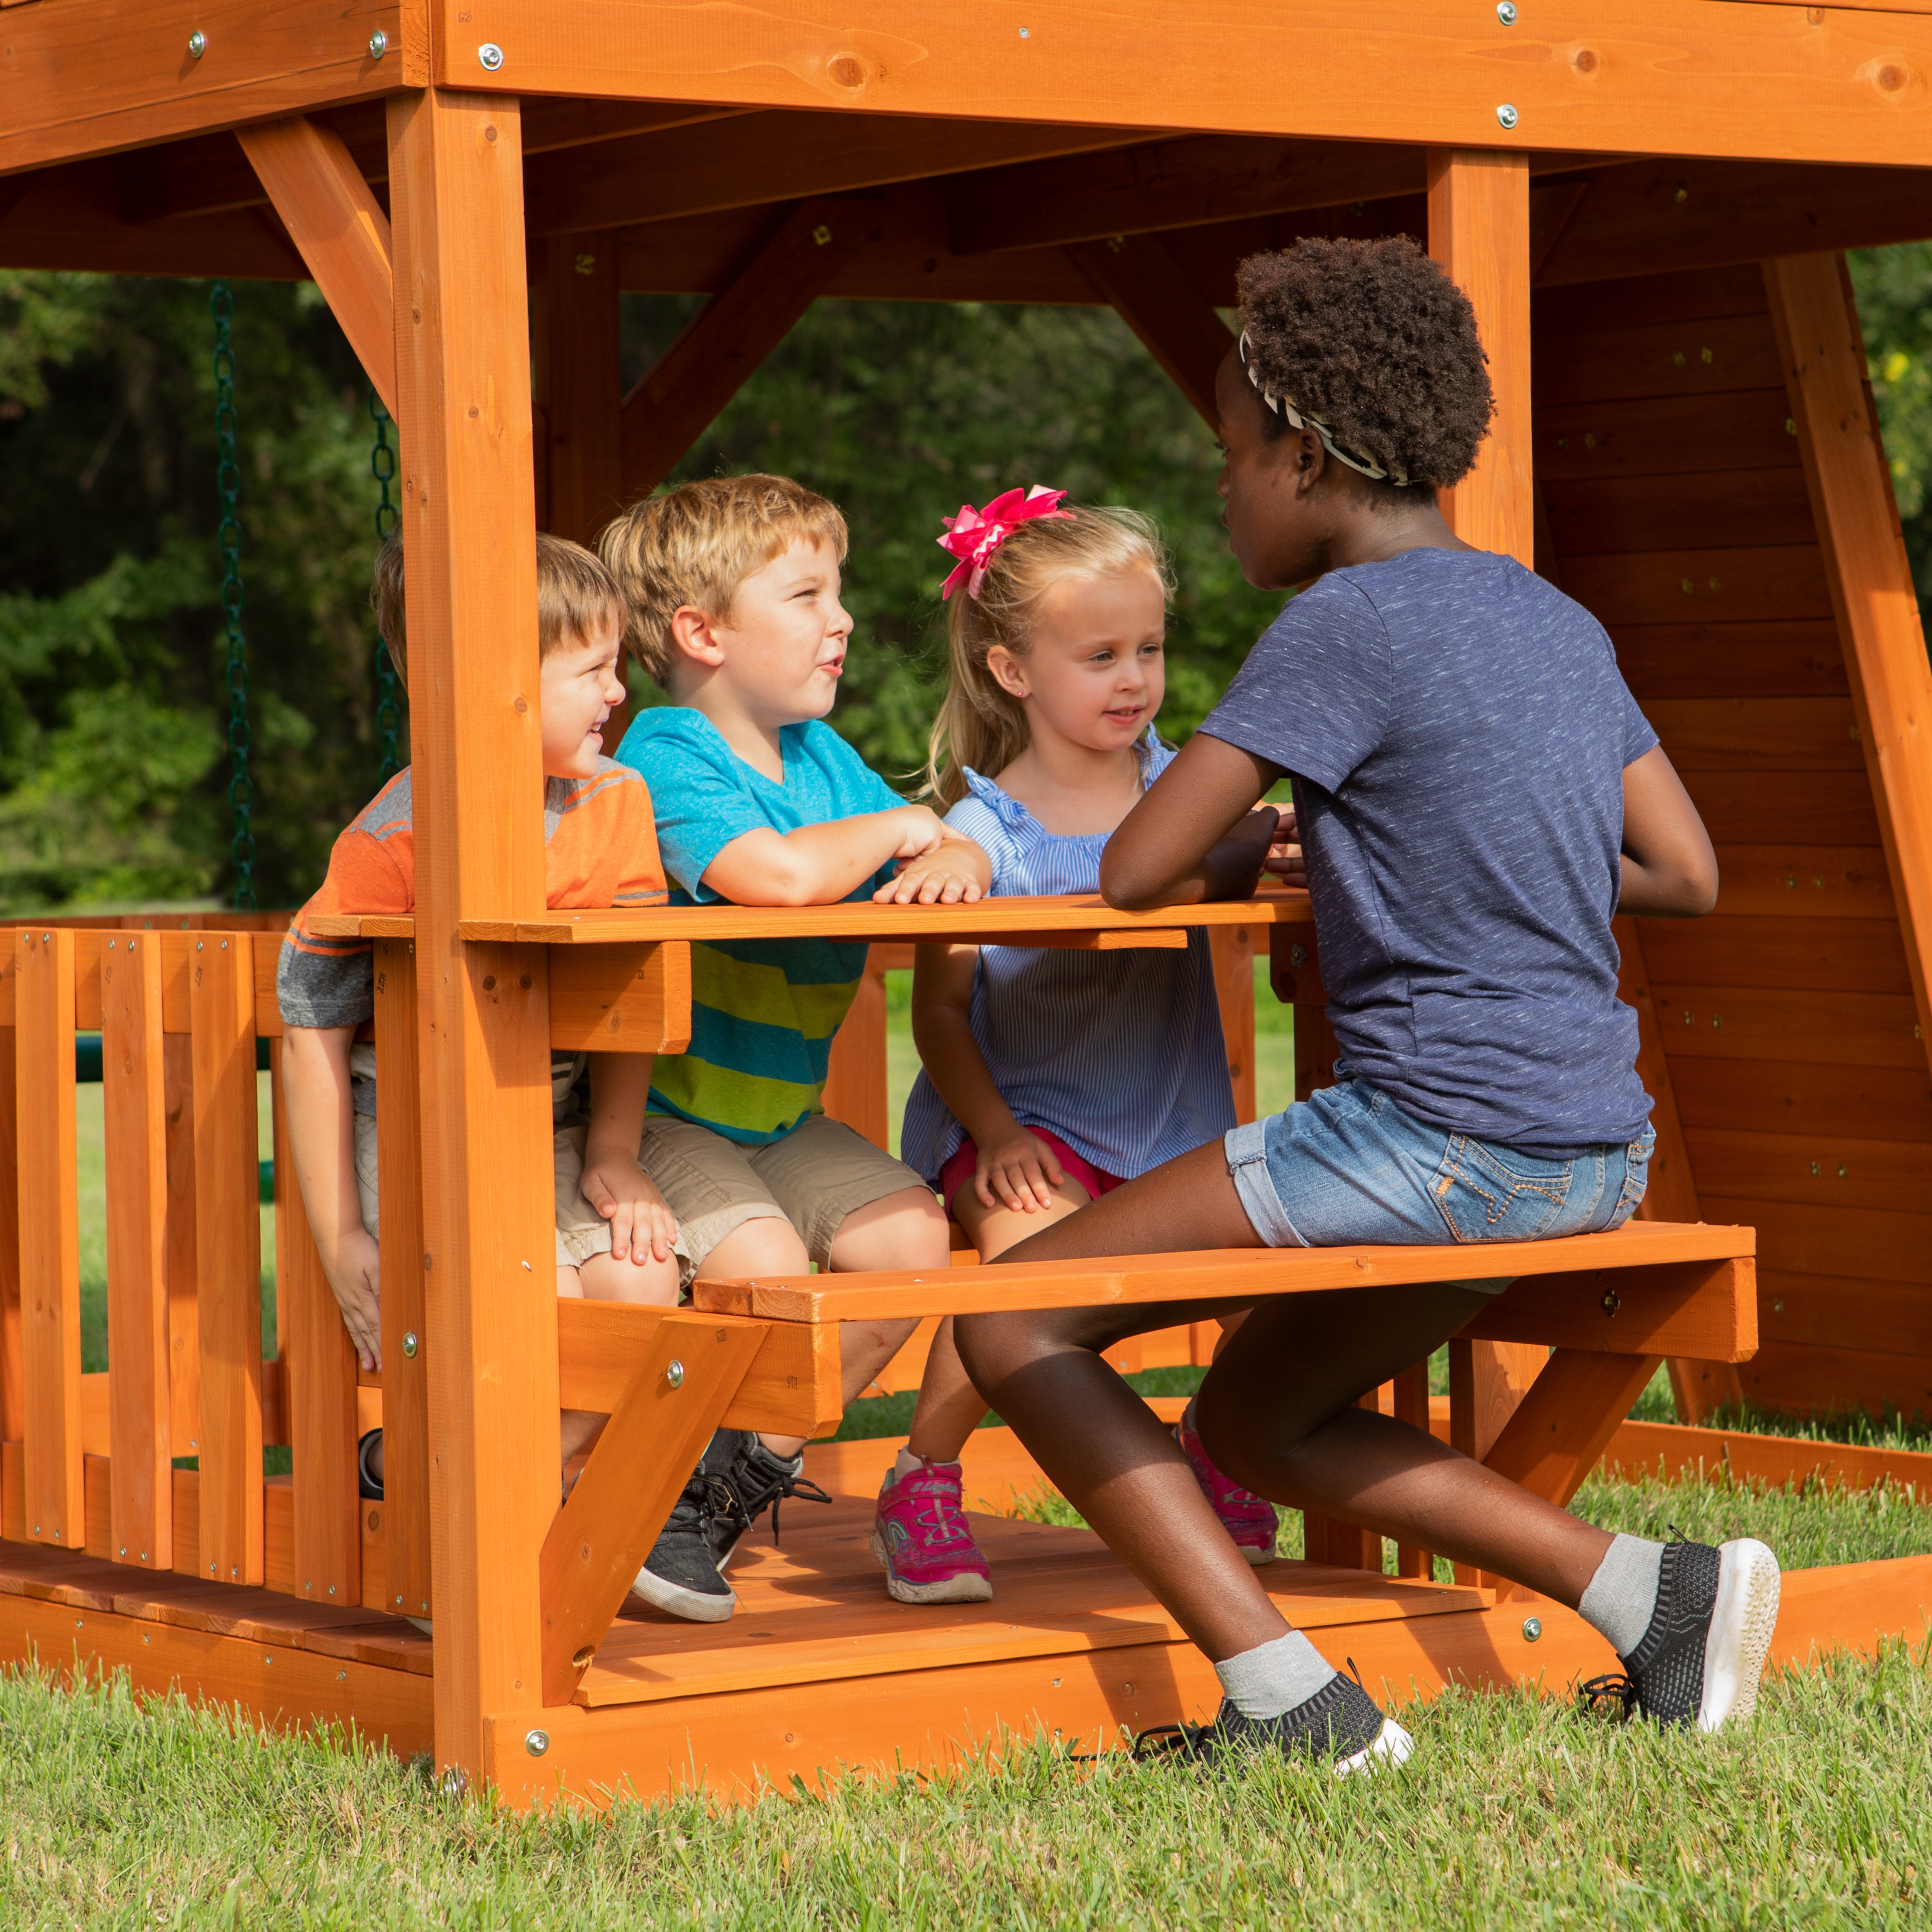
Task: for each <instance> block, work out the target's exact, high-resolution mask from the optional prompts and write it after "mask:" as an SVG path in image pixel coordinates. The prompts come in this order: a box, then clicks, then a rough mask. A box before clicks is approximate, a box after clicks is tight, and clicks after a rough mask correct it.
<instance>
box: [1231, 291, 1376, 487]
mask: <svg viewBox="0 0 1932 1932" xmlns="http://www.w3.org/2000/svg"><path fill="white" fill-rule="evenodd" d="M1241 368H1242V371H1243V372H1244V374H1246V376H1247V379H1248V380H1249V381H1250V383H1253V386H1254V391H1255V394H1256V395H1258V396H1259V397H1260V398H1261V399H1262V401H1263V402H1265V404H1267V405H1268V407H1269V408H1270V409H1271V410H1274V412H1275V413H1276V414H1277V416H1283V417H1285V418H1286V419H1287V422H1288V425H1289V428H1291V429H1312V430H1313V431H1314V432H1315V434H1316V435H1317V436H1319V437H1320V438H1321V439H1322V448H1323V449H1325V450H1326V451H1328V454H1329V455H1331V456H1332V457H1333V458H1334V459H1335V460H1336V461H1337V463H1346V464H1347V465H1348V466H1349V468H1350V469H1353V470H1355V471H1358V472H1359V473H1360V474H1361V475H1364V476H1367V477H1370V478H1373V480H1374V481H1376V482H1378V483H1381V482H1389V483H1393V484H1394V485H1395V486H1396V487H1397V489H1398V490H1406V489H1407V488H1408V487H1409V478H1407V477H1406V476H1405V475H1403V473H1402V472H1401V471H1400V470H1399V469H1384V468H1383V467H1382V465H1381V464H1380V463H1378V462H1377V461H1376V460H1375V458H1373V457H1372V456H1367V455H1363V454H1362V453H1361V452H1359V451H1357V452H1349V451H1348V450H1346V449H1343V447H1342V446H1341V445H1340V443H1337V441H1336V440H1335V439H1334V437H1332V436H1331V435H1330V434H1329V433H1328V425H1327V424H1326V423H1325V422H1323V421H1322V419H1321V418H1320V417H1319V416H1310V415H1309V414H1308V413H1307V411H1306V410H1298V409H1297V408H1296V407H1295V405H1294V404H1292V403H1291V402H1290V401H1289V400H1288V398H1286V396H1277V395H1276V394H1275V393H1274V391H1273V390H1271V389H1268V388H1266V387H1265V386H1263V384H1262V379H1261V378H1260V377H1259V376H1257V375H1256V374H1255V365H1254V364H1253V362H1250V360H1249V359H1248V332H1247V330H1246V329H1243V330H1242V331H1241Z"/></svg>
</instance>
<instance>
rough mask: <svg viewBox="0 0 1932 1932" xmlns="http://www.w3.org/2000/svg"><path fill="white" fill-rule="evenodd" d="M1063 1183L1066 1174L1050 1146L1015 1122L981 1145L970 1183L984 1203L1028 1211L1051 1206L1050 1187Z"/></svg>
mask: <svg viewBox="0 0 1932 1932" xmlns="http://www.w3.org/2000/svg"><path fill="white" fill-rule="evenodd" d="M1066 1184H1067V1176H1066V1174H1065V1173H1064V1171H1063V1170H1062V1169H1061V1165H1060V1163H1059V1161H1058V1160H1057V1159H1056V1158H1055V1154H1054V1151H1053V1150H1052V1148H1050V1147H1049V1146H1048V1145H1047V1144H1046V1142H1044V1141H1043V1140H1042V1139H1040V1137H1039V1136H1038V1135H1037V1134H1031V1133H1028V1131H1027V1130H1026V1129H1025V1127H1021V1126H1019V1125H1018V1124H1015V1126H1014V1127H1013V1131H1012V1132H1011V1133H1007V1134H1002V1135H1001V1136H999V1137H998V1139H995V1141H994V1142H992V1144H991V1145H989V1146H986V1147H983V1148H980V1162H979V1166H977V1168H976V1169H974V1175H973V1185H974V1187H975V1188H976V1189H977V1190H978V1193H979V1196H980V1202H981V1203H982V1204H983V1205H985V1206H986V1207H988V1208H992V1207H994V1206H996V1205H997V1206H998V1207H1001V1208H1015V1209H1017V1210H1018V1211H1020V1212H1022V1213H1023V1214H1032V1213H1033V1212H1034V1211H1035V1210H1036V1209H1037V1208H1051V1207H1052V1205H1053V1190H1055V1188H1056V1187H1065V1186H1066Z"/></svg>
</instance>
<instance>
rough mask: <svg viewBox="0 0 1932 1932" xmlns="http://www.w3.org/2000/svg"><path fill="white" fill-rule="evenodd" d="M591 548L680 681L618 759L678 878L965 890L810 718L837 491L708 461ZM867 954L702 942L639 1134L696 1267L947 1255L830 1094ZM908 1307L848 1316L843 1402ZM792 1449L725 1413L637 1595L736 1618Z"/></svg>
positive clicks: (937, 822)
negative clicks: (754, 1549) (753, 1535)
mask: <svg viewBox="0 0 1932 1932" xmlns="http://www.w3.org/2000/svg"><path fill="white" fill-rule="evenodd" d="M600 547H601V550H602V553H603V556H604V562H605V563H606V564H607V565H608V566H609V567H610V570H611V571H612V572H613V574H614V575H615V576H616V578H617V580H618V582H619V584H620V585H621V586H622V588H623V589H624V591H625V595H626V596H627V598H628V599H629V600H630V605H631V630H630V631H629V633H628V639H629V643H630V646H631V650H632V652H633V653H634V655H636V657H637V659H638V661H639V662H640V664H642V665H643V667H644V669H645V670H647V671H648V672H649V673H650V675H651V676H652V678H653V679H655V681H656V682H658V684H659V685H662V686H663V687H664V689H665V690H666V691H668V692H669V693H670V697H671V700H672V701H671V703H670V704H668V705H665V706H659V707H657V708H655V709H651V710H648V711H646V712H643V713H641V714H640V716H639V717H638V718H637V721H636V722H635V723H634V724H632V725H631V728H630V730H629V731H628V733H626V734H625V739H624V742H623V743H622V745H621V746H620V747H619V749H618V752H617V757H618V758H619V760H620V761H621V762H622V763H625V764H628V765H630V766H634V768H635V769H637V770H638V771H639V772H642V773H643V776H644V778H645V781H646V784H648V786H649V790H650V793H651V798H652V803H653V805H654V806H655V810H656V814H657V830H658V844H659V847H660V849H661V852H662V853H663V857H664V871H665V874H666V877H667V879H668V880H669V881H670V884H671V886H672V888H673V901H674V902H676V903H681V904H706V905H708V904H715V903H716V902H718V901H721V900H723V901H731V902H733V903H735V904H739V905H767V906H781V905H789V906H804V905H829V904H836V903H837V902H838V901H841V900H844V899H856V898H876V899H879V900H882V901H896V902H898V903H899V904H910V903H912V902H913V901H923V902H926V903H932V902H935V901H943V902H945V903H949V904H950V903H953V902H956V901H962V900H972V899H977V898H979V897H980V894H981V893H982V892H983V891H984V890H985V889H986V886H987V885H988V884H989V882H990V880H991V878H992V865H991V864H990V862H989V860H988V859H987V857H986V853H984V852H983V851H982V850H980V847H978V846H977V844H974V842H973V841H971V839H968V838H960V837H959V836H958V835H956V833H953V832H951V831H950V830H949V829H947V826H946V825H945V824H944V822H943V821H942V820H941V819H940V818H939V817H938V816H937V815H936V814H935V813H933V812H932V811H929V810H928V809H927V808H926V807H925V806H924V805H907V803H905V802H904V800H902V799H900V798H899V797H898V795H897V794H896V793H895V792H893V791H892V789H891V788H890V787H889V786H888V785H887V784H886V783H885V781H884V780H883V779H882V778H880V777H879V776H878V775H877V773H876V772H873V771H872V770H871V769H869V768H868V766H866V765H865V763H864V761H863V760H862V759H861V758H860V757H859V755H858V754H857V753H856V752H855V751H853V749H852V748H851V747H850V745H847V743H846V742H844V739H841V737H840V736H838V733H836V732H835V731H834V730H832V727H830V726H829V724H826V723H825V722H824V721H823V720H824V718H825V715H826V712H829V710H830V709H832V703H833V701H834V700H835V697H836V695H837V693H838V679H839V676H840V675H841V673H842V671H843V670H844V664H845V654H846V649H847V643H848V641H849V640H850V636H851V631H852V620H851V619H850V617H849V616H847V614H846V613H845V611H844V609H843V608H842V607H841V605H840V603H839V601H838V577H839V565H840V564H841V562H842V561H843V560H844V555H845V547H846V531H845V522H844V518H843V517H841V516H840V514H838V511H837V510H836V509H835V508H834V507H833V506H832V505H831V504H830V503H829V502H826V500H825V499H824V498H823V497H822V496H817V495H814V493H812V492H811V491H810V490H806V489H804V488H803V487H801V486H800V485H799V484H796V483H794V482H792V481H790V480H789V479H787V478H783V477H777V476H736V477H720V478H712V479H708V480H706V481H702V482H697V483H688V484H683V485H682V486H681V487H679V488H678V489H676V490H671V491H670V492H669V493H667V494H666V495H664V496H659V497H656V498H653V499H650V500H649V501H646V502H642V503H639V504H637V505H634V506H633V507H632V508H631V509H630V510H628V511H626V512H625V514H623V515H622V517H619V518H618V519H617V520H616V522H615V523H613V524H612V525H611V526H610V528H609V529H607V530H606V531H605V532H604V538H603V541H602V544H601V546H600ZM864 970H865V947H863V946H862V945H853V944H838V943H836V942H835V941H829V940H821V939H772V940H744V941H731V942H718V943H712V944H697V945H694V946H693V947H692V948H691V1048H690V1051H689V1052H688V1053H685V1055H682V1056H680V1057H679V1058H676V1059H666V1058H660V1059H659V1060H658V1063H657V1067H656V1070H655V1073H654V1075H653V1077H652V1085H651V1094H650V1109H649V1118H648V1120H647V1121H646V1124H645V1129H644V1137H643V1147H642V1148H641V1149H640V1152H639V1157H638V1159H639V1164H640V1166H642V1167H643V1169H645V1171H646V1172H647V1173H649V1175H650V1176H651V1178H652V1181H654V1182H655V1184H657V1186H658V1188H659V1189H660V1190H661V1191H662V1193H663V1194H664V1198H665V1199H666V1201H667V1202H668V1203H669V1204H670V1208H671V1210H672V1212H673V1214H676V1217H677V1219H678V1223H679V1229H680V1230H681V1232H682V1235H683V1238H684V1242H685V1247H686V1248H687V1249H688V1251H689V1256H690V1260H689V1263H688V1268H689V1271H690V1272H691V1274H697V1275H703V1276H706V1277H714V1278H720V1279H724V1280H743V1279H745V1278H746V1277H751V1276H756V1275H772V1274H803V1273H804V1272H805V1270H806V1268H807V1265H808V1263H811V1262H816V1263H817V1265H818V1266H819V1267H820V1268H836V1269H840V1270H848V1269H868V1268H944V1266H945V1265H947V1250H948V1246H949V1244H948V1240H947V1227H946V1217H945V1214H944V1211H943V1210H942V1209H941V1207H940V1205H939V1204H938V1202H937V1201H936V1200H935V1198H934V1196H933V1193H932V1190H931V1189H930V1188H929V1187H927V1186H926V1184H925V1183H924V1182H923V1181H921V1180H920V1178H919V1176H918V1175H916V1174H915V1173H913V1171H912V1169H910V1168H909V1167H907V1166H904V1165H903V1164H902V1163H900V1162H898V1161H896V1160H893V1159H892V1157H890V1156H889V1154H885V1153H883V1152H882V1151H880V1149H878V1148H875V1147H874V1146H873V1145H871V1142H869V1141H867V1140H865V1139H862V1138H861V1137H860V1136H859V1135H857V1134H856V1133H853V1131H852V1130H850V1128H849V1127H844V1126H843V1125H841V1124H840V1123H838V1121H832V1120H829V1119H828V1118H826V1115H824V1114H823V1112H822V1111H820V1104H819V1103H820V1094H821V1093H822V1091H823V1088H824V1085H825V1076H826V1064H827V1061H828V1058H829V1055H830V1052H831V1049H832V1037H833V1035H834V1034H836V1033H837V1031H838V1026H839V1023H840V1022H841V1021H842V1020H843V1019H844V1017H845V1014H846V1012H847V1009H848V1008H849V1007H850V1005H851V1004H852V1000H853V995H854V994H855V993H856V991H857V989H858V983H859V976H860V974H862V972H863V971H864ZM913 1326H914V1325H913V1323H912V1322H909V1321H901V1322H849V1323H847V1324H846V1325H845V1326H844V1330H843V1331H842V1332H841V1335H840V1338H839V1342H840V1350H841V1364H842V1379H843V1383H844V1395H845V1400H847V1402H850V1400H852V1399H853V1397H855V1396H856V1395H857V1394H858V1393H859V1391H860V1390H862V1389H863V1388H865V1386H866V1385H868V1383H869V1382H871V1380H872V1379H873V1378H874V1376H877V1374H878V1373H879V1372H880V1370H882V1369H883V1367H885V1365H886V1363H887V1362H888V1361H890V1360H891V1358H892V1356H893V1355H895V1353H896V1352H898V1349H899V1348H900V1347H901V1345H902V1344H903V1343H904V1341H905V1340H906V1338H907V1336H908V1335H910V1334H911V1332H912V1330H913ZM802 1448H803V1445H802V1442H798V1441H794V1440H790V1439H779V1438H775V1437H772V1436H766V1437H764V1438H763V1439H760V1438H758V1437H756V1436H749V1435H744V1436H741V1435H740V1434H739V1433H738V1432H736V1431H735V1430H720V1431H719V1432H718V1436H717V1437H716V1438H715V1439H714V1440H713V1442H712V1445H711V1447H710V1448H709V1449H708V1450H707V1451H706V1453H705V1457H704V1460H703V1462H702V1463H700V1466H699V1468H698V1469H697V1472H696V1473H695V1474H694V1476H693V1478H692V1479H691V1483H690V1484H688V1485H687V1487H686V1489H685V1495H684V1497H683V1499H682V1500H681V1501H680V1502H679V1506H678V1508H676V1510H674V1511H673V1512H672V1515H671V1520H670V1523H668V1524H667V1526H666V1527H665V1530H664V1535H663V1536H661V1538H659V1539H658V1546H657V1547H656V1548H655V1550H653V1551H652V1553H651V1557H650V1560H649V1562H648V1563H647V1564H646V1566H645V1568H644V1569H643V1571H641V1572H640V1573H639V1575H638V1578H637V1584H636V1586H635V1587H636V1592H637V1595H640V1596H642V1597H643V1598H646V1600H647V1601H649V1602H651V1603H653V1604H656V1605H658V1607H660V1608H661V1609H664V1610H670V1611H672V1612H673V1613H676V1615H679V1616H686V1617H690V1618H692V1619H696V1620H698V1621H701V1622H718V1621H721V1620H722V1619H724V1618H725V1617H728V1616H730V1613H731V1612H732V1610H733V1608H734V1607H736V1598H735V1597H734V1596H733V1593H732V1591H731V1588H730V1585H729V1584H728V1583H727V1582H726V1581H725V1580H724V1576H723V1574H722V1570H723V1565H724V1562H727V1561H728V1560H729V1557H730V1552H731V1550H733V1548H734V1547H736V1544H737V1542H738V1541H739V1538H741V1537H742V1535H743V1533H744V1532H745V1529H748V1527H749V1526H750V1523H751V1520H752V1519H753V1518H754V1517H756V1515H757V1514H758V1512H759V1511H760V1510H761V1509H762V1508H763V1507H764V1506H765V1505H766V1504H767V1503H769V1502H772V1501H774V1500H775V1499H777V1498H778V1497H780V1496H785V1495H789V1494H790V1493H793V1490H794V1489H795V1487H796V1484H797V1481H798V1476H799V1469H801V1468H802V1460H803V1459H802V1454H801V1453H800V1452H801V1451H802Z"/></svg>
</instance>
